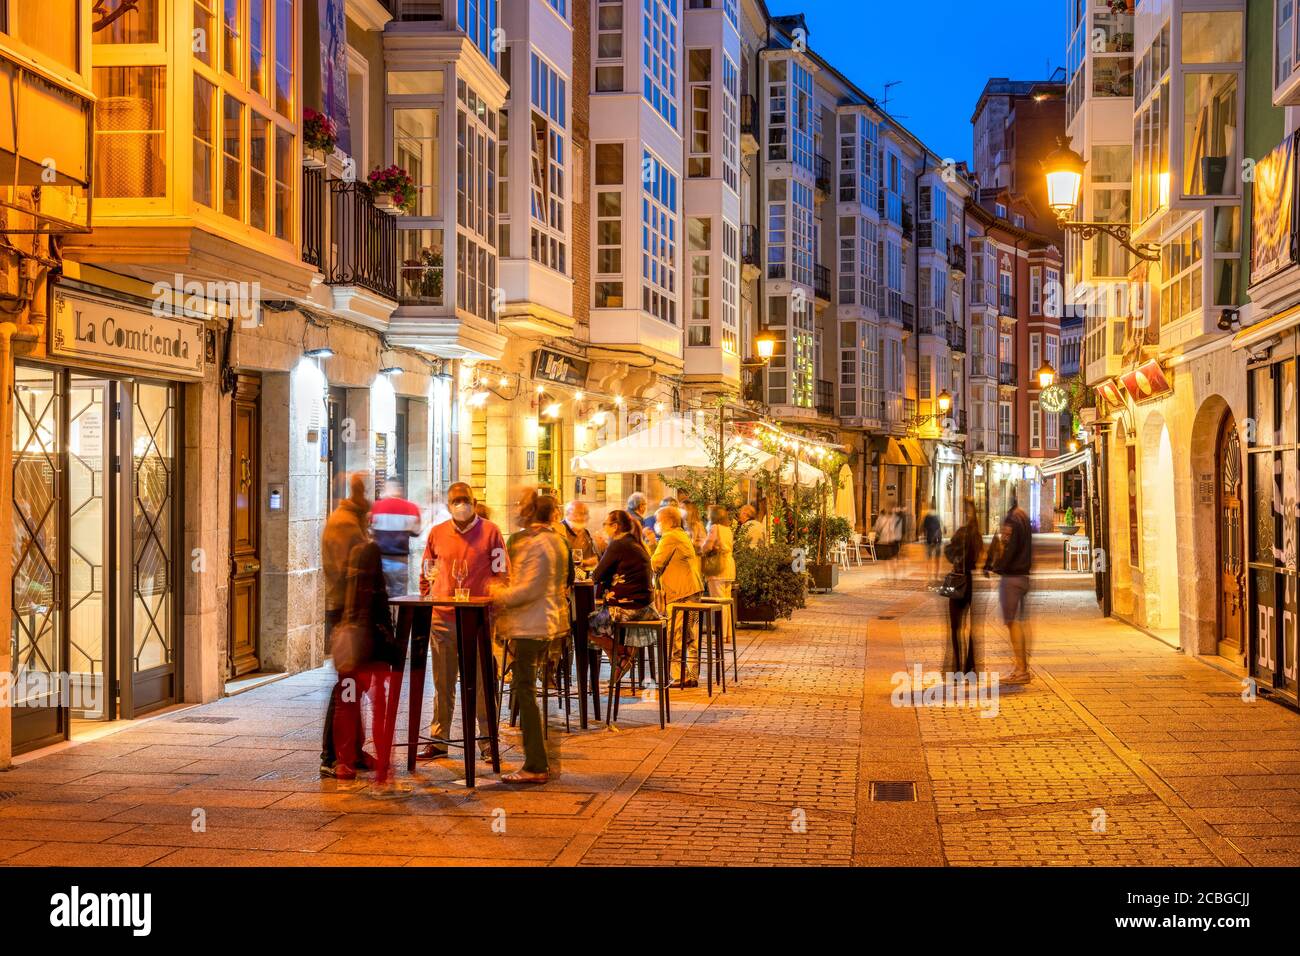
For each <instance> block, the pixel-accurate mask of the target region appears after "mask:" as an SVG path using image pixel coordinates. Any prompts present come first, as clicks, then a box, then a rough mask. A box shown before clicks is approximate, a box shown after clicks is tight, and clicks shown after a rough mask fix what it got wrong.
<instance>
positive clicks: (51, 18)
mask: <svg viewBox="0 0 1300 956" xmlns="http://www.w3.org/2000/svg"><path fill="white" fill-rule="evenodd" d="M77 6H78V4H77V0H11V2H10V8H9V9H10V24H9V29H8V32H9V34H10V35H11V36H17V37H21V38H22V40H23V42H24V43H26V44H27V45H28V46H30V47H32V49H34V50H38V51H39V52H41V53H44V54H45V55H46V56H48V57H50V58H52V59H54V60H57V61H58V62H59V63H61V64H62V65H64V66H66V67H67V68H68V69H69V70H72V71H73V72H74V73H75V72H79V70H78V69H77V65H78V61H77V35H78V33H79V30H78V29H77V27H78V24H77ZM122 19H123V20H125V19H127V18H126V17H123V18H122ZM155 23H156V20H155ZM101 32H108V31H101ZM95 39H96V40H97V41H99V34H95ZM101 42H105V43H110V42H111V43H120V42H124V41H120V40H111V39H110V40H104V41H101Z"/></svg>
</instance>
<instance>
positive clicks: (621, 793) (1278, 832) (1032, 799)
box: [0, 565, 1300, 866]
mask: <svg viewBox="0 0 1300 956" xmlns="http://www.w3.org/2000/svg"><path fill="white" fill-rule="evenodd" d="M892 570H897V571H901V572H902V574H901V575H900V577H899V579H898V580H897V581H891V580H889V577H888V575H887V574H886V572H885V571H884V570H883V569H882V568H879V567H867V568H863V569H856V568H855V569H852V570H850V571H848V572H845V573H843V574H842V575H841V578H840V587H839V588H838V589H837V591H836V592H835V593H833V594H829V595H820V596H814V597H811V598H810V600H809V607H808V608H806V609H805V610H803V611H800V612H798V614H797V615H796V617H795V618H794V619H793V620H792V621H788V622H781V623H779V624H778V625H777V626H776V627H774V628H771V629H765V630H742V631H741V632H740V634H739V645H740V648H739V649H740V661H739V666H740V680H739V682H733V681H732V680H731V672H730V671H729V672H728V691H727V693H725V694H723V693H721V692H720V690H718V691H717V692H715V694H714V696H713V697H712V698H711V699H710V698H709V697H708V696H707V695H706V693H705V691H704V689H703V688H700V689H698V690H689V691H679V692H675V693H674V695H673V716H674V720H673V723H672V724H671V725H670V726H669V727H668V728H666V729H665V730H662V731H661V730H660V729H659V727H658V720H657V705H656V704H655V702H654V701H653V699H652V698H651V699H643V698H641V697H634V696H632V695H630V694H626V695H625V696H624V698H623V699H622V701H621V707H620V719H619V722H618V726H617V727H616V728H613V729H606V728H605V726H604V724H603V723H600V724H594V723H593V726H592V728H591V729H590V730H587V731H578V730H577V729H576V727H577V718H576V712H575V713H574V714H573V715H572V724H573V727H574V730H573V731H572V732H570V733H566V732H565V731H564V723H563V714H562V713H561V712H560V711H559V710H558V708H555V707H554V706H553V709H552V713H551V715H550V720H551V731H550V735H549V738H548V741H547V746H548V751H549V753H550V756H551V762H552V769H553V771H554V777H553V779H552V781H551V782H550V783H548V784H546V785H544V786H541V787H534V788H528V787H518V786H510V785H507V784H503V783H502V782H501V781H500V780H499V779H498V778H496V777H495V776H494V775H492V774H491V772H490V768H488V767H486V766H485V764H484V763H482V762H480V764H479V773H480V781H479V783H480V786H479V787H478V788H477V789H476V790H473V791H469V790H466V789H465V788H464V786H463V784H462V782H461V781H460V777H461V776H462V774H463V765H462V763H461V762H460V760H459V759H457V758H454V757H453V758H451V759H447V760H441V761H435V762H432V763H427V764H426V763H421V764H420V765H419V768H418V769H417V771H416V775H415V776H414V777H408V776H407V775H406V773H405V769H404V761H403V760H401V759H400V758H401V757H403V756H404V752H399V754H398V756H399V761H398V766H399V780H401V781H402V782H403V783H404V784H406V785H407V786H409V787H410V788H411V793H410V794H409V795H408V796H407V797H406V798H405V799H398V800H377V799H375V798H373V797H372V796H370V795H369V793H368V789H367V786H366V784H365V783H364V781H362V782H359V783H351V784H345V783H339V782H337V781H334V780H321V779H320V778H319V776H318V774H317V765H316V761H317V759H318V753H319V738H320V727H319V722H320V719H321V716H322V715H323V712H324V705H325V700H326V695H327V694H328V691H329V688H330V686H331V681H332V676H331V674H330V672H329V671H328V670H326V669H322V670H317V671H312V672H308V673H305V674H299V675H294V676H293V677H290V678H286V679H284V680H281V681H278V682H275V683H272V684H268V685H265V686H264V687H259V688H256V689H254V690H251V691H249V692H247V693H243V694H240V695H238V696H236V697H233V698H229V699H226V700H222V701H219V702H216V703H214V704H210V705H206V706H204V707H200V708H195V709H191V710H186V711H184V712H181V713H171V714H166V715H162V716H160V717H158V718H155V719H147V720H143V721H139V722H137V723H133V724H130V725H128V726H127V728H126V729H125V730H123V731H121V732H118V733H115V734H112V735H111V736H107V737H103V738H100V739H98V740H95V741H92V742H88V743H85V744H80V745H76V746H72V747H64V748H62V749H59V750H58V751H57V752H53V753H50V754H48V755H45V756H41V757H38V758H36V759H32V760H27V761H24V762H22V763H20V764H19V765H18V766H17V767H15V768H14V769H13V770H11V771H9V772H7V773H3V774H0V792H3V793H7V794H12V796H8V797H7V798H0V865H15V866H18V865H82V866H114V865H117V866H371V865H384V866H447V865H453V866H482V865H500V866H507V865H509V866H538V865H578V864H580V865H600V866H611V865H643V866H671V865H718V866H724V865H726V866H734V865H752V864H762V865H775V866H781V865H792V866H800V865H831V866H854V865H856V866H869V865H881V866H934V865H950V866H990V865H999V866H1000V865H1018V864H1030V865H1046V866H1063V865H1068V866H1099V865H1214V864H1228V865H1243V864H1250V865H1259V866H1287V865H1289V866H1294V865H1296V863H1300V715H1297V714H1295V713H1294V712H1292V711H1290V710H1287V709H1285V708H1283V707H1280V706H1278V705H1277V704H1274V703H1269V702H1263V701H1257V702H1253V703H1246V702H1243V701H1242V700H1241V699H1240V697H1239V691H1240V684H1239V682H1238V681H1237V680H1236V679H1235V678H1233V677H1230V676H1228V675H1226V674H1223V673H1221V672H1219V671H1216V670H1214V669H1212V668H1210V667H1208V666H1206V665H1204V664H1202V663H1200V662H1198V661H1195V660H1189V659H1188V658H1186V657H1185V656H1183V655H1181V654H1178V653H1177V652H1175V651H1174V650H1173V649H1172V648H1170V647H1168V646H1167V645H1165V644H1162V643H1160V642H1158V641H1155V640H1153V639H1151V638H1149V637H1148V636H1146V635H1144V634H1142V633H1140V632H1138V631H1136V630H1134V629H1132V628H1130V627H1128V626H1126V625H1124V624H1122V623H1121V622H1118V621H1108V620H1104V619H1102V618H1101V617H1100V616H1099V614H1098V613H1097V610H1096V606H1095V602H1094V601H1093V600H1092V597H1091V594H1090V593H1088V592H1086V591H1082V590H1069V591H1046V590H1042V589H1041V588H1040V589H1039V590H1038V591H1037V592H1036V593H1034V594H1033V596H1032V600H1031V610H1032V614H1033V620H1032V627H1031V635H1032V636H1031V647H1032V651H1031V664H1032V667H1033V670H1034V672H1035V680H1034V681H1033V682H1031V683H1030V684H1029V685H1028V686H1025V687H1021V688H1010V687H1002V688H1000V689H999V693H998V696H997V700H996V705H997V706H996V713H995V714H992V715H989V716H983V715H982V714H983V713H984V712H985V711H982V710H981V709H980V706H975V705H966V706H946V707H945V706H914V705H913V704H912V702H911V701H902V702H901V703H902V704H903V705H902V706H899V704H900V701H899V700H897V699H896V695H895V693H894V692H895V689H896V687H897V686H898V678H899V675H900V673H901V674H905V675H911V674H912V673H913V668H914V666H915V665H918V664H919V665H920V666H921V668H922V671H923V672H924V671H927V670H935V669H938V668H940V666H941V664H942V659H943V651H944V648H945V644H946V630H947V613H946V612H947V609H946V606H945V604H944V602H943V601H942V600H941V599H939V598H937V597H936V596H935V595H934V594H933V593H932V592H931V591H930V590H929V589H928V586H927V582H926V581H925V580H923V578H922V576H921V575H920V574H919V573H917V571H916V570H915V569H909V568H908V567H907V566H906V565H904V566H903V567H901V568H896V569H892ZM1042 583H1044V582H1043V581H1042V580H1036V585H1040V584H1042ZM993 600H994V595H993V593H992V592H991V591H989V590H985V589H983V588H981V589H980V590H979V591H978V592H977V598H976V609H975V610H976V616H977V621H978V637H979V642H980V647H981V650H982V654H983V658H984V659H983V660H982V662H981V663H982V665H983V666H984V667H986V668H991V669H994V670H1000V671H1001V672H1003V673H1005V672H1006V671H1007V670H1009V663H1010V661H1009V647H1008V645H1007V642H1006V636H1005V631H1004V629H1002V628H1001V627H1000V625H999V624H998V623H997V619H996V615H995V614H992V613H990V612H992V611H993ZM603 691H604V687H603V686H602V693H603ZM428 693H429V694H430V695H431V693H432V691H431V689H430V690H429V691H428ZM429 703H430V701H429V700H426V702H425V710H424V713H425V715H426V718H427V714H428V713H429V712H430V711H429ZM977 703H978V702H977ZM603 708H604V701H603V699H602V709H603ZM194 716H200V717H233V718H235V719H234V720H231V721H229V722H225V723H220V724H214V723H193V722H188V721H187V720H186V718H188V717H194ZM458 720H459V718H457V721H458ZM456 726H457V727H458V723H457V725H456ZM405 727H406V707H405V702H403V706H402V708H401V716H400V718H399V728H398V737H399V739H400V738H401V737H403V736H404V735H405ZM502 755H503V767H504V768H507V769H508V768H513V767H515V766H517V765H518V763H519V761H520V758H521V753H520V741H519V736H518V732H517V730H513V729H510V728H508V727H505V728H503V736H502ZM873 781H885V782H888V781H902V782H905V783H909V784H911V785H912V786H913V788H914V797H915V799H912V800H909V801H906V802H882V801H880V800H877V799H874V798H873V797H874V788H873ZM195 810H202V811H203V813H202V818H203V827H202V828H200V829H197V830H196V828H195V826H194V821H195Z"/></svg>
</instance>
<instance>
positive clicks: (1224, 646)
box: [1215, 414, 1246, 664]
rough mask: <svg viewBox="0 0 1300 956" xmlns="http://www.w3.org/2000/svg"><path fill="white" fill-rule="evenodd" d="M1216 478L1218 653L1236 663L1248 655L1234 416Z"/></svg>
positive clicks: (1222, 432)
mask: <svg viewBox="0 0 1300 956" xmlns="http://www.w3.org/2000/svg"><path fill="white" fill-rule="evenodd" d="M1216 448H1217V452H1216V457H1215V474H1216V475H1217V477H1218V481H1217V482H1216V487H1217V492H1216V507H1215V514H1216V515H1218V531H1217V536H1218V540H1217V547H1216V549H1215V554H1216V558H1217V560H1216V562H1215V565H1216V567H1217V568H1218V577H1219V587H1218V589H1217V590H1218V598H1217V600H1218V607H1219V613H1218V621H1219V634H1218V652H1219V656H1220V657H1226V658H1228V659H1229V660H1232V661H1235V662H1237V663H1241V664H1244V663H1245V655H1246V612H1245V600H1246V579H1245V568H1244V565H1243V562H1242V554H1243V548H1244V542H1243V529H1244V524H1243V511H1242V502H1241V437H1240V436H1239V435H1238V433H1237V423H1236V421H1235V420H1234V419H1233V417H1232V415H1231V414H1228V415H1225V416H1224V417H1223V422H1222V424H1221V425H1220V426H1219V436H1218V441H1217V443H1216Z"/></svg>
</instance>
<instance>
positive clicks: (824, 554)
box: [800, 452, 849, 592]
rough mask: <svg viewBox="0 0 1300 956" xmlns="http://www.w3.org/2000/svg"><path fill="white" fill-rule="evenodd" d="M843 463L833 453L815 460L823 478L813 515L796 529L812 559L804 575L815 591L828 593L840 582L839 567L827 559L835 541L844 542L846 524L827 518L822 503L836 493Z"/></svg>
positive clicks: (819, 484) (839, 456)
mask: <svg viewBox="0 0 1300 956" xmlns="http://www.w3.org/2000/svg"><path fill="white" fill-rule="evenodd" d="M844 461H845V458H844V456H843V455H840V454H837V453H835V452H831V453H830V454H825V455H822V456H821V457H819V458H818V459H817V461H816V467H817V468H818V470H819V471H821V473H822V474H823V475H824V476H825V477H823V478H822V479H821V480H820V481H819V482H818V483H817V502H816V510H817V513H816V515H815V516H813V518H812V519H811V520H808V521H807V524H806V525H805V527H804V528H801V529H800V530H801V532H802V534H801V538H802V540H803V544H804V547H805V548H806V549H807V551H808V553H809V554H811V555H812V556H813V560H812V561H811V562H810V563H809V565H808V574H809V575H810V576H811V577H812V587H813V590H815V591H823V592H825V591H832V590H834V589H835V585H837V584H839V581H840V569H839V565H837V564H836V563H835V562H834V561H832V560H831V556H830V555H831V550H832V549H833V548H834V547H835V545H836V544H837V543H838V542H839V541H841V540H845V541H847V540H848V531H849V528H848V522H847V521H845V520H844V519H843V518H830V517H828V516H827V514H826V499H827V498H828V497H829V496H830V495H831V494H834V493H835V492H836V491H838V490H839V477H840V469H841V468H843V467H844ZM832 522H839V523H837V524H832Z"/></svg>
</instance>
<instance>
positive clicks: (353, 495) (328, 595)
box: [320, 472, 372, 777]
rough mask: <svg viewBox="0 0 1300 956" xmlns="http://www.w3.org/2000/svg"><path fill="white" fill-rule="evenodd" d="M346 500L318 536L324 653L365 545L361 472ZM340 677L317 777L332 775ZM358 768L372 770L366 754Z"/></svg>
mask: <svg viewBox="0 0 1300 956" xmlns="http://www.w3.org/2000/svg"><path fill="white" fill-rule="evenodd" d="M346 487H347V488H348V492H349V493H348V497H346V498H344V499H342V500H341V501H339V504H338V507H337V508H335V509H334V510H333V511H332V512H331V513H330V516H329V517H328V518H327V519H326V520H325V531H324V533H323V534H322V535H321V543H320V553H321V575H322V577H323V578H324V580H325V653H326V654H329V653H330V650H331V646H330V645H331V641H332V638H333V635H334V629H335V628H336V627H337V626H338V625H339V622H340V621H342V620H343V612H344V610H345V609H346V605H347V589H348V562H349V560H350V559H351V557H352V551H353V549H354V548H356V547H358V546H359V545H362V544H364V543H365V542H366V541H367V539H368V537H369V536H368V535H367V533H366V525H367V515H368V514H369V512H370V499H369V498H367V497H366V478H365V475H363V474H361V473H360V472H358V473H356V474H352V475H349V476H348V479H347V486H346ZM342 680H343V678H342V677H341V676H340V677H337V678H336V680H335V682H334V687H333V689H332V690H331V691H330V699H329V704H328V705H327V706H326V708H325V727H324V730H323V732H322V734H321V752H320V775H321V776H322V777H332V776H334V770H335V762H336V758H337V754H336V751H335V745H334V723H335V721H334V715H335V712H336V710H337V708H338V697H339V694H340V693H341V691H342ZM354 716H355V719H356V721H357V724H358V726H357V728H356V731H355V732H356V734H357V735H358V736H360V734H361V733H362V731H361V728H360V722H361V712H360V710H358V711H356V713H355V715H354ZM357 760H358V767H359V768H360V769H363V770H369V769H371V766H372V762H371V761H370V759H369V758H368V757H366V756H365V755H359V756H358V758H357Z"/></svg>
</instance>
